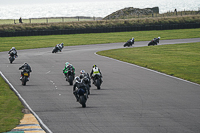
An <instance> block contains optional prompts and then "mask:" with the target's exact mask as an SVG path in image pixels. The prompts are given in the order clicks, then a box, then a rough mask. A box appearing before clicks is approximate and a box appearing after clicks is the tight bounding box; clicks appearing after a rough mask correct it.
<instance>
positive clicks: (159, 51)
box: [97, 42, 200, 84]
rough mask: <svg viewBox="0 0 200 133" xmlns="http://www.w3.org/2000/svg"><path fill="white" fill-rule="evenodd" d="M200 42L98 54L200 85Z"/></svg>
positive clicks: (117, 50)
mask: <svg viewBox="0 0 200 133" xmlns="http://www.w3.org/2000/svg"><path fill="white" fill-rule="evenodd" d="M199 49H200V42H198V43H188V44H174V45H158V46H149V47H148V46H146V47H137V48H129V49H115V50H107V51H101V52H97V54H100V55H104V56H108V57H111V58H115V59H118V60H121V61H125V62H129V63H132V64H136V65H139V66H143V67H146V68H149V69H153V70H156V71H159V72H162V73H166V74H168V75H172V76H175V77H179V78H182V79H185V80H188V81H192V82H195V83H198V84H200V68H199V66H200V51H199Z"/></svg>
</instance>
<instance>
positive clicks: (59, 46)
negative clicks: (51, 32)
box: [52, 43, 64, 53]
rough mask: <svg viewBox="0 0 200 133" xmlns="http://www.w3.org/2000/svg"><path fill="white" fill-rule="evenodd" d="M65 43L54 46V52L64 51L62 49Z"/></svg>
mask: <svg viewBox="0 0 200 133" xmlns="http://www.w3.org/2000/svg"><path fill="white" fill-rule="evenodd" d="M63 45H64V44H63V43H61V44H57V45H56V46H55V47H54V48H53V51H52V53H57V52H58V51H60V52H62V49H63V48H64V46H63Z"/></svg>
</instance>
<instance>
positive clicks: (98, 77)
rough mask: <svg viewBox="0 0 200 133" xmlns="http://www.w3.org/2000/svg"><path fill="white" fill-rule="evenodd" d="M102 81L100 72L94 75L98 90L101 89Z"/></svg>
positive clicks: (94, 82)
mask: <svg viewBox="0 0 200 133" xmlns="http://www.w3.org/2000/svg"><path fill="white" fill-rule="evenodd" d="M101 83H102V80H101V76H100V75H98V74H96V75H94V77H93V84H94V85H95V86H96V87H97V89H98V90H99V89H101Z"/></svg>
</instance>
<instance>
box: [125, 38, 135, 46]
mask: <svg viewBox="0 0 200 133" xmlns="http://www.w3.org/2000/svg"><path fill="white" fill-rule="evenodd" d="M134 42H135V40H134V38H132V39H129V40H128V41H127V42H126V43H125V44H124V47H126V46H128V47H130V46H132V45H133V44H134Z"/></svg>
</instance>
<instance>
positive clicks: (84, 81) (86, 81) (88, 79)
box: [82, 76, 90, 95]
mask: <svg viewBox="0 0 200 133" xmlns="http://www.w3.org/2000/svg"><path fill="white" fill-rule="evenodd" d="M82 82H83V83H84V84H85V86H86V88H87V91H88V95H90V78H89V76H88V77H86V76H85V77H83V78H82Z"/></svg>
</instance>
